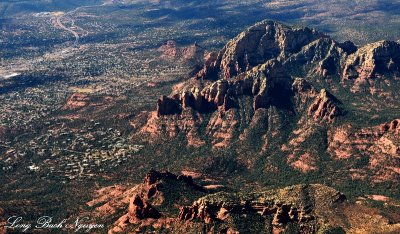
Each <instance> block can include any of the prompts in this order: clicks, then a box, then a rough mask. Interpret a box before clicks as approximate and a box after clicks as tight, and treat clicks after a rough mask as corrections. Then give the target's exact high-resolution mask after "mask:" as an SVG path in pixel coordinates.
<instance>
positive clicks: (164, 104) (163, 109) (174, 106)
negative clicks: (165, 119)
mask: <svg viewBox="0 0 400 234" xmlns="http://www.w3.org/2000/svg"><path fill="white" fill-rule="evenodd" d="M180 111H181V110H180V105H179V101H178V100H176V99H173V98H169V97H167V96H162V97H161V98H160V99H158V101H157V116H161V115H173V114H178V113H179V112H180Z"/></svg>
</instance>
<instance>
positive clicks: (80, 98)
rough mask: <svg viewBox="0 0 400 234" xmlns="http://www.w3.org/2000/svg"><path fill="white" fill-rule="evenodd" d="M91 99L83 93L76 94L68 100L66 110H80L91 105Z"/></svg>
mask: <svg viewBox="0 0 400 234" xmlns="http://www.w3.org/2000/svg"><path fill="white" fill-rule="evenodd" d="M89 102H90V98H89V97H88V96H87V95H86V94H83V93H74V94H72V96H71V97H70V98H69V99H68V100H67V104H66V105H65V108H66V109H71V110H75V109H80V108H82V107H85V106H87V105H89Z"/></svg>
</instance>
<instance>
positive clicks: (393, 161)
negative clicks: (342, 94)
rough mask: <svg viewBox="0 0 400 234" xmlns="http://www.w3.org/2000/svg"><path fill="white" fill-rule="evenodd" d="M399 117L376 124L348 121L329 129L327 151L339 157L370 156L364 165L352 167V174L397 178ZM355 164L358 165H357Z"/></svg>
mask: <svg viewBox="0 0 400 234" xmlns="http://www.w3.org/2000/svg"><path fill="white" fill-rule="evenodd" d="M399 123H400V120H399V119H395V120H393V121H390V122H388V123H385V124H381V125H378V126H375V127H367V128H354V127H353V126H351V125H345V126H342V127H339V128H336V129H332V130H331V131H329V132H328V143H329V145H328V152H329V153H330V154H331V155H332V157H333V158H335V159H336V160H348V159H355V160H365V159H366V160H367V161H368V164H366V165H364V166H363V167H357V168H352V167H353V165H351V164H350V165H348V166H349V167H350V171H351V177H352V178H353V179H355V180H365V179H366V176H367V175H369V174H371V180H372V182H374V183H380V182H385V181H392V182H398V181H397V179H396V178H398V177H399V175H400V164H399V160H398V159H399V155H400V134H399V133H400V127H399ZM354 167H355V166H354Z"/></svg>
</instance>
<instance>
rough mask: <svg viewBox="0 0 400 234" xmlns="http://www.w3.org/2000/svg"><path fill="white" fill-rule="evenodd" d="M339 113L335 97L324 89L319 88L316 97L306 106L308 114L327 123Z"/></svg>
mask: <svg viewBox="0 0 400 234" xmlns="http://www.w3.org/2000/svg"><path fill="white" fill-rule="evenodd" d="M340 113H341V112H340V109H339V108H338V107H337V101H336V99H335V98H334V97H333V96H332V95H331V94H330V93H328V91H326V90H325V89H322V90H321V92H320V94H319V95H318V97H317V98H316V99H315V100H314V102H313V103H312V104H311V106H310V107H309V108H308V115H309V116H312V117H313V118H314V120H316V121H325V122H327V123H332V122H333V121H334V120H335V118H336V117H337V116H339V115H340Z"/></svg>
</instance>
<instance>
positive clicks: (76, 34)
mask: <svg viewBox="0 0 400 234" xmlns="http://www.w3.org/2000/svg"><path fill="white" fill-rule="evenodd" d="M62 17H63V15H61V16H58V17H57V20H56V22H57V25H58V26H59V27H60V28H62V29H64V30H65V31H68V32H70V33H72V34H73V35H74V36H75V42H74V47H78V43H79V34H78V33H77V32H75V31H74V30H72V29H70V28H67V27H65V25H64V24H63V23H62V22H61V18H62ZM71 20H72V19H71ZM72 22H73V20H72Z"/></svg>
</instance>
